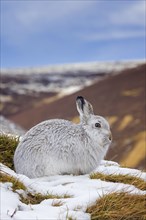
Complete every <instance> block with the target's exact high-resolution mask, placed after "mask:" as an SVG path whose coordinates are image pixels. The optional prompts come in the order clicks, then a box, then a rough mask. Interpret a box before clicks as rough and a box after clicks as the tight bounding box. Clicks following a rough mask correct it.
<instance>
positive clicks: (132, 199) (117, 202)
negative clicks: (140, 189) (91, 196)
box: [87, 193, 146, 220]
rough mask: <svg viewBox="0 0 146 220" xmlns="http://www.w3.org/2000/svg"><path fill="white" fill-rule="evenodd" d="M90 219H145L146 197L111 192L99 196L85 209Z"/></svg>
mask: <svg viewBox="0 0 146 220" xmlns="http://www.w3.org/2000/svg"><path fill="white" fill-rule="evenodd" d="M87 213H90V214H91V220H145V219H146V197H145V196H144V195H132V194H128V193H112V194H108V195H105V196H103V197H101V198H100V199H99V200H97V201H96V204H95V205H93V206H91V207H89V208H88V209H87Z"/></svg>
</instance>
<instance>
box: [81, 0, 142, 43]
mask: <svg viewBox="0 0 146 220" xmlns="http://www.w3.org/2000/svg"><path fill="white" fill-rule="evenodd" d="M145 16H146V12H145V1H143V0H140V1H131V2H128V3H127V2H126V1H125V4H122V7H121V8H120V5H118V7H115V9H114V10H113V9H112V8H110V9H109V11H108V10H107V9H106V11H105V16H103V17H102V18H101V19H97V20H96V22H95V21H94V22H93V28H90V31H89V32H84V33H80V34H79V36H80V37H81V38H82V39H83V40H87V41H101V40H104V41H106V40H112V39H113V40H115V39H129V38H136V37H144V36H145V35H146V32H145ZM95 24H96V25H95ZM91 27H92V23H91ZM95 27H96V28H95Z"/></svg>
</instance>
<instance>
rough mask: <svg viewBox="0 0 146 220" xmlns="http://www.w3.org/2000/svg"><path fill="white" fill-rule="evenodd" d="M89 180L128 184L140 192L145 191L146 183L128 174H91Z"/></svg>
mask: <svg viewBox="0 0 146 220" xmlns="http://www.w3.org/2000/svg"><path fill="white" fill-rule="evenodd" d="M90 178H91V179H100V180H103V181H107V182H114V183H124V184H130V185H134V186H135V187H137V188H139V189H141V190H146V182H145V181H144V180H143V179H141V178H139V177H134V176H130V175H128V174H126V175H123V174H119V175H114V174H110V175H106V174H102V173H91V174H90Z"/></svg>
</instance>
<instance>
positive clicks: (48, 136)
mask: <svg viewBox="0 0 146 220" xmlns="http://www.w3.org/2000/svg"><path fill="white" fill-rule="evenodd" d="M75 130H76V125H75V124H73V123H72V122H70V121H67V120H63V119H52V120H47V121H43V122H41V123H39V124H37V125H36V126H34V127H33V128H31V129H30V130H29V131H28V132H27V133H26V134H25V136H24V137H23V139H22V141H21V143H20V145H22V144H25V145H27V146H28V145H29V144H30V143H31V146H33V145H38V143H39V142H40V144H41V143H44V142H48V141H49V142H51V141H55V142H57V141H60V139H61V140H63V139H64V138H67V137H68V136H70V135H73V134H74V133H75ZM36 143H37V144H36ZM46 144H47V143H46Z"/></svg>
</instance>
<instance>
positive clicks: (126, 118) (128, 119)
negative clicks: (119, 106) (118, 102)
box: [118, 115, 133, 131]
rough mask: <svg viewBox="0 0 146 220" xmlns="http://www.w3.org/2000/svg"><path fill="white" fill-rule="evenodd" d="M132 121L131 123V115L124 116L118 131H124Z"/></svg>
mask: <svg viewBox="0 0 146 220" xmlns="http://www.w3.org/2000/svg"><path fill="white" fill-rule="evenodd" d="M132 121H133V116H132V115H125V116H124V118H123V119H122V121H121V123H120V125H119V127H118V130H119V131H122V130H124V129H125V128H126V127H127V126H128V125H129V124H130V123H131V122H132Z"/></svg>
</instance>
